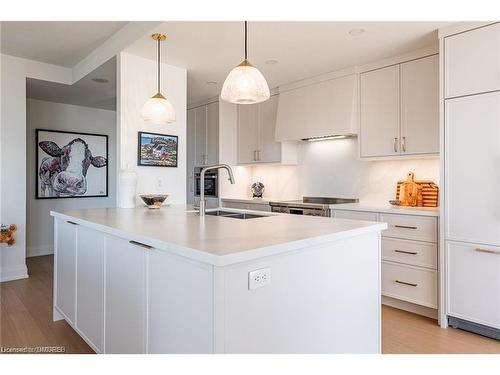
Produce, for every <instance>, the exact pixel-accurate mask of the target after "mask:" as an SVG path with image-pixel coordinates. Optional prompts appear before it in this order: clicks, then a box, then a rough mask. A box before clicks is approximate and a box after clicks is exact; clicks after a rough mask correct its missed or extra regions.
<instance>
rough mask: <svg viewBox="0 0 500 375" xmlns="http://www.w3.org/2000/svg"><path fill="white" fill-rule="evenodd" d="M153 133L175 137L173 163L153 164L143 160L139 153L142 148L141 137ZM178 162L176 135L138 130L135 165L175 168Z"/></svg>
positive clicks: (177, 140) (159, 135)
mask: <svg viewBox="0 0 500 375" xmlns="http://www.w3.org/2000/svg"><path fill="white" fill-rule="evenodd" d="M145 134H146V135H153V136H157V137H168V138H174V139H175V163H174V164H170V165H169V164H163V165H162V164H154V162H151V163H145V162H144V161H143V158H142V155H141V150H142V139H143V137H144V135H145ZM178 163H179V137H178V136H177V135H171V134H160V133H152V132H144V131H140V132H138V134H137V166H140V167H160V168H177V166H178Z"/></svg>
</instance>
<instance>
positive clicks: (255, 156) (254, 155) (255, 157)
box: [253, 150, 257, 161]
mask: <svg viewBox="0 0 500 375" xmlns="http://www.w3.org/2000/svg"><path fill="white" fill-rule="evenodd" d="M253 161H257V150H253Z"/></svg>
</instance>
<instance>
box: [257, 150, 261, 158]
mask: <svg viewBox="0 0 500 375" xmlns="http://www.w3.org/2000/svg"><path fill="white" fill-rule="evenodd" d="M257 160H258V161H261V157H260V150H257Z"/></svg>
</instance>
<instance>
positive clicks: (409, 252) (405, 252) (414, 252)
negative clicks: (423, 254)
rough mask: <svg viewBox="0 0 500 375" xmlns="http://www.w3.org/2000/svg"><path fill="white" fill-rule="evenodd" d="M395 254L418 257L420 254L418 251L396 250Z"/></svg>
mask: <svg viewBox="0 0 500 375" xmlns="http://www.w3.org/2000/svg"><path fill="white" fill-rule="evenodd" d="M394 252H395V253H401V254H410V255H417V254H418V253H417V252H416V251H404V250H394Z"/></svg>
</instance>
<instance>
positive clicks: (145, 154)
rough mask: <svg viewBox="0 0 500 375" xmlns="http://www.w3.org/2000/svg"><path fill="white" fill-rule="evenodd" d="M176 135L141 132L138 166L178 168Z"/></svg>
mask: <svg viewBox="0 0 500 375" xmlns="http://www.w3.org/2000/svg"><path fill="white" fill-rule="evenodd" d="M178 143H179V142H178V137H177V136H176V135H167V134H157V133H146V132H139V144H138V147H137V149H138V152H137V165H140V166H144V167H177V149H178Z"/></svg>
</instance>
